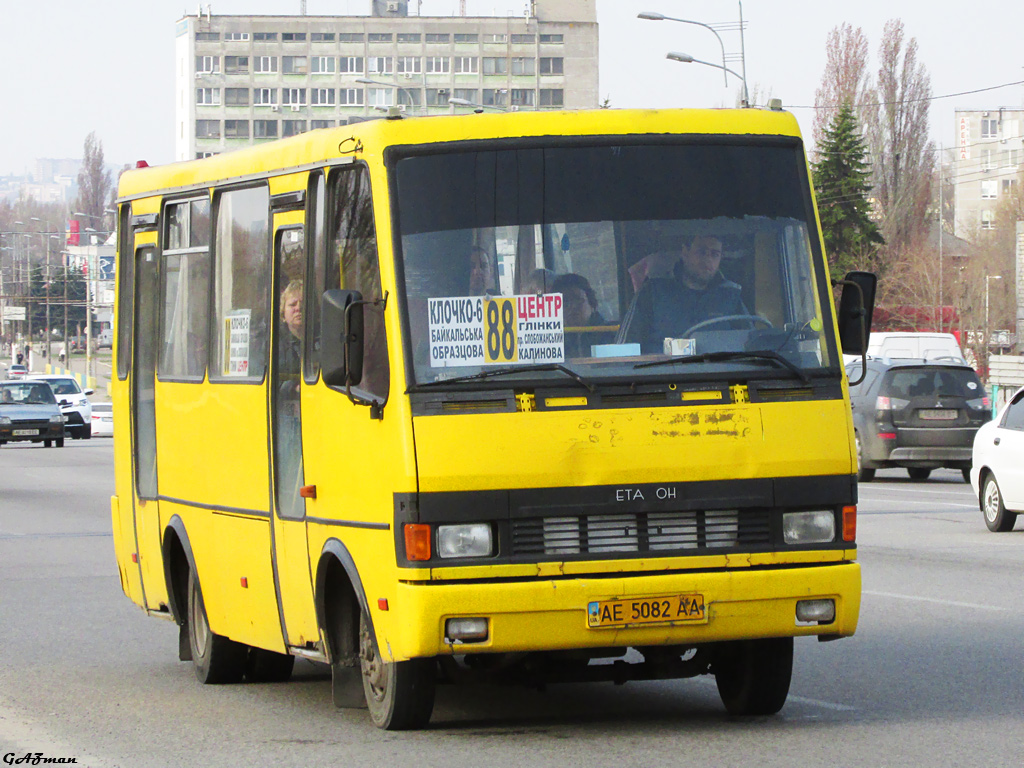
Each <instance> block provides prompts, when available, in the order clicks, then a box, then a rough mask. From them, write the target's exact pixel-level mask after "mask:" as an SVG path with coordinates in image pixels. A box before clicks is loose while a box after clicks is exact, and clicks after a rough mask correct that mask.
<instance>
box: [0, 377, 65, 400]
mask: <svg viewBox="0 0 1024 768" xmlns="http://www.w3.org/2000/svg"><path fill="white" fill-rule="evenodd" d="M47 404H53V405H56V404H57V399H56V398H55V397H54V396H53V390H52V389H50V387H49V385H48V384H43V383H41V382H26V383H24V384H20V383H19V384H0V406H2V405H47Z"/></svg>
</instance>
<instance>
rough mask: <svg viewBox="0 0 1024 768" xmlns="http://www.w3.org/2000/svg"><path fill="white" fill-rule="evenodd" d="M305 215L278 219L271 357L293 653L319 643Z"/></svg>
mask: <svg viewBox="0 0 1024 768" xmlns="http://www.w3.org/2000/svg"><path fill="white" fill-rule="evenodd" d="M302 217H303V212H302V211H290V212H287V213H278V214H277V215H276V216H275V217H274V225H275V232H274V262H275V264H274V274H275V275H276V284H275V285H276V290H275V291H274V296H275V306H274V324H273V333H274V338H273V344H274V355H273V358H272V362H271V367H270V394H269V398H270V426H271V435H272V446H273V448H272V460H273V479H274V517H273V520H274V574H275V580H276V584H277V592H278V605H279V609H280V612H281V621H282V624H283V627H284V633H285V640H286V642H287V644H288V645H289V646H293V647H304V646H306V645H307V644H308V643H316V642H317V641H319V639H320V633H319V629H318V627H317V622H316V612H315V609H314V606H313V582H312V575H311V573H310V566H309V548H308V546H307V542H306V500H305V499H304V498H303V497H302V496H300V495H299V490H300V488H301V487H302V486H303V483H304V480H303V469H302V464H303V462H302V402H301V395H302V347H303V336H304V332H303V329H304V322H303V320H304V312H303V310H304V307H303V306H302V301H303V282H304V277H305V274H306V263H307V258H306V239H305V234H304V233H305V230H304V227H303V226H302V223H301V222H302Z"/></svg>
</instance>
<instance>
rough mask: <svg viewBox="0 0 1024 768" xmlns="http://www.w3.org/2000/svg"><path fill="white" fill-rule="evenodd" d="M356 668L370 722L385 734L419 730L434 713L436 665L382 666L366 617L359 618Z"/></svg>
mask: <svg viewBox="0 0 1024 768" xmlns="http://www.w3.org/2000/svg"><path fill="white" fill-rule="evenodd" d="M359 665H360V669H361V672H362V676H363V692H364V693H365V695H366V705H367V707H368V708H369V710H370V719H371V720H373V724H374V725H376V726H377V727H378V728H382V729H384V730H386V731H406V730H414V729H417V728H422V727H423V726H425V725H426V724H427V723H428V722H430V713H431V712H432V711H433V710H434V685H435V683H436V681H437V662H436V661H434V660H433V659H410V660H409V661H396V662H386V661H384V660H383V659H381V657H380V654H379V653H378V651H377V643H376V641H375V640H374V638H373V635H372V634H371V633H370V620H369V617H367V616H366V614H360V617H359Z"/></svg>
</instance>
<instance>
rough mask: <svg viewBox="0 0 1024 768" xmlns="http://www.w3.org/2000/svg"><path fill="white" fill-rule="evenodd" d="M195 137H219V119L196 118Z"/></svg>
mask: <svg viewBox="0 0 1024 768" xmlns="http://www.w3.org/2000/svg"><path fill="white" fill-rule="evenodd" d="M196 138H197V139H219V138H220V120H196Z"/></svg>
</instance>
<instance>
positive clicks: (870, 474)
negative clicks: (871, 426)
mask: <svg viewBox="0 0 1024 768" xmlns="http://www.w3.org/2000/svg"><path fill="white" fill-rule="evenodd" d="M853 439H854V441H855V442H856V445H857V480H858V481H859V482H862V483H870V482H871V481H872V480H874V479H875V470H874V469H871V468H869V467H865V466H864V446H862V445H861V442H860V434H858V433H857V432H854V433H853Z"/></svg>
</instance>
